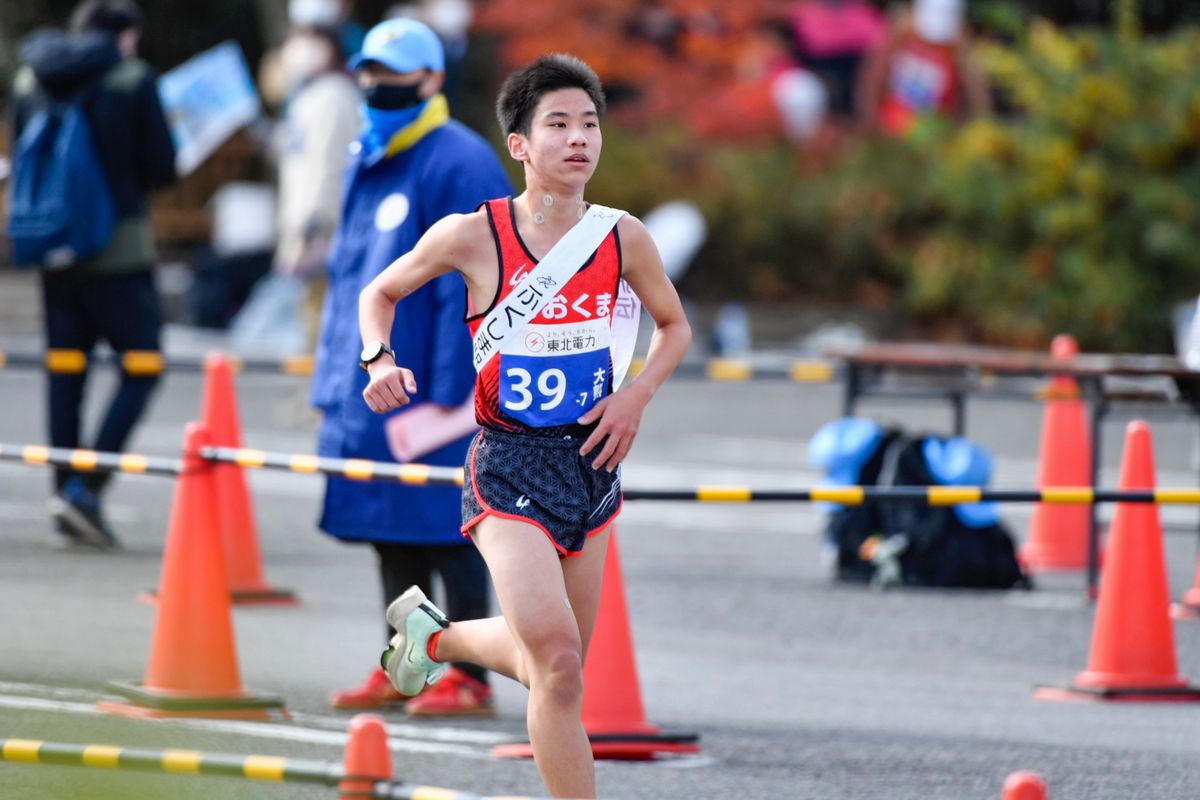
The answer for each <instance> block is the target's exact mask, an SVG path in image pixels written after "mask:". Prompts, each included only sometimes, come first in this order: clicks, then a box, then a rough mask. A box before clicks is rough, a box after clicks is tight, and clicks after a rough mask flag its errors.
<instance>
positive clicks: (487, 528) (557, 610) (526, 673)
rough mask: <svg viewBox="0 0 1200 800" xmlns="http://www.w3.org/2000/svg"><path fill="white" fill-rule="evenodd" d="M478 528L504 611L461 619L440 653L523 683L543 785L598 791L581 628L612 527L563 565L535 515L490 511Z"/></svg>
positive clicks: (589, 624)
mask: <svg viewBox="0 0 1200 800" xmlns="http://www.w3.org/2000/svg"><path fill="white" fill-rule="evenodd" d="M472 534H473V538H474V539H475V542H476V544H477V545H478V547H479V550H480V552H481V553H482V554H483V558H484V560H485V561H486V562H487V565H488V570H489V572H490V573H491V576H492V583H493V584H494V585H495V587H496V596H497V598H498V599H499V601H500V610H501V613H502V614H503V618H497V617H493V618H490V619H486V620H474V621H467V622H456V623H454V624H453V625H451V626H450V627H449V628H448V629H447V630H446V632H445V633H444V634H443V635H442V636H441V638H440V639H439V641H438V646H437V653H436V655H437V657H438V659H439V660H446V661H460V660H461V661H472V662H474V663H477V664H480V665H482V666H484V667H487V668H489V669H492V670H494V671H497V672H500V673H502V674H506V675H510V676H511V677H515V678H517V679H518V680H520V681H521V682H522V683H524V684H526V685H527V686H528V687H529V711H528V725H529V742H530V745H531V747H532V749H533V756H534V760H535V762H536V763H537V765H538V771H539V772H540V773H541V775H542V780H543V781H544V782H545V784H546V788H547V789H548V790H549V791H550V793H551V794H552V795H556V796H560V797H594V796H595V768H594V764H593V761H592V751H591V745H590V744H589V742H588V738H587V734H586V732H585V731H584V729H583V723H582V722H581V720H580V713H581V708H582V704H583V641H584V639H583V637H582V636H581V635H580V629H581V627H583V628H585V630H586V633H587V636H588V637H589V638H590V635H591V630H592V628H593V626H594V623H595V615H596V609H597V608H598V606H599V590H600V584H601V573H602V570H603V568H604V558H603V556H604V546H605V545H607V538H608V534H607V533H601V534H597V535H596V536H593V537H591V540H589V542H588V544H587V546H585V548H584V555H583V556H579V557H576V558H573V559H568V560H567V562H568V563H566V564H564V563H562V562H561V561H560V559H559V557H558V553H557V551H556V550H555V549H554V547H553V546H552V545H551V544H550V542H549V540H547V538H546V535H545V534H544V533H543V532H542V531H541V530H540V529H538V528H537V527H536V526H534V525H532V524H529V523H525V522H519V521H516V520H510V519H503V518H499V517H486V518H485V519H483V520H481V521H480V522H479V524H477V525H476V526H475V528H474V530H473V531H472ZM589 551H591V552H589ZM566 576H569V580H570V586H568V584H567V577H566ZM576 606H577V607H578V608H577V609H576ZM577 615H578V617H577ZM585 623H586V624H585ZM501 624H503V626H504V627H505V628H507V629H508V631H509V633H508V636H507V637H506V636H505V635H504V630H503V629H502V628H501Z"/></svg>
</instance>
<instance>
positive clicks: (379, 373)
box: [363, 361, 417, 414]
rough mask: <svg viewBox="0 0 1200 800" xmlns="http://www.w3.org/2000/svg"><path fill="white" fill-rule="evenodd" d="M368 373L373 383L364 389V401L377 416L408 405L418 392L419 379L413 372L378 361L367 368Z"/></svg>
mask: <svg viewBox="0 0 1200 800" xmlns="http://www.w3.org/2000/svg"><path fill="white" fill-rule="evenodd" d="M367 372H368V373H369V374H370V375H371V381H370V382H369V383H368V384H367V388H365V389H363V399H364V400H366V401H367V408H369V409H371V410H372V411H374V412H375V413H376V414H383V413H385V412H387V411H391V410H392V409H393V408H399V407H400V406H403V405H408V403H409V402H410V400H411V397H410V396H411V395H413V394H416V392H417V379H416V378H414V377H413V374H412V370H408V369H405V368H404V367H399V366H396V365H395V364H390V363H384V362H380V361H377V362H375V363H374V364H371V365H370V366H368V367H367Z"/></svg>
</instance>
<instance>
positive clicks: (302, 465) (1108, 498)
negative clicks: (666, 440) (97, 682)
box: [0, 443, 1200, 506]
mask: <svg viewBox="0 0 1200 800" xmlns="http://www.w3.org/2000/svg"><path fill="white" fill-rule="evenodd" d="M199 456H200V458H201V459H202V460H204V461H208V462H210V463H216V464H236V465H237V466H239V467H245V468H247V469H274V470H283V471H287V472H297V473H303V474H309V475H311V474H318V473H319V474H323V475H329V476H332V477H336V478H347V479H349V480H355V481H380V482H388V483H403V484H407V485H409V486H462V484H463V471H462V468H461V467H435V466H429V465H427V464H397V463H395V462H391V461H368V460H366V459H359V458H327V457H324V456H314V455H304V454H296V453H271V452H268V451H265V450H252V449H249V448H244V447H202V448H200V452H199ZM0 461H22V462H25V463H27V464H51V465H54V466H60V467H68V468H70V469H75V470H80V471H85V472H134V473H139V474H151V475H178V474H179V473H180V471H181V470H182V469H183V466H182V464H183V462H182V461H181V460H180V459H175V458H164V457H161V456H143V455H137V454H134V453H101V452H97V451H95V450H66V449H61V448H53V447H42V446H40V445H16V444H3V443H0ZM624 496H625V499H626V500H667V501H691V502H700V503H762V502H767V503H837V504H839V505H845V506H857V505H862V504H863V503H868V502H883V501H887V502H906V503H922V504H925V505H930V506H953V505H958V504H961V503H1052V504H1056V505H1089V504H1092V503H1155V504H1158V505H1200V489H1190V488H1172V487H1164V488H1158V489H1093V488H1091V487H1089V486H1047V487H1045V488H1042V489H989V488H987V487H984V486H821V487H814V488H809V489H753V488H751V487H749V486H736V485H734V486H697V487H695V488H689V489H628V488H627V489H625V490H624Z"/></svg>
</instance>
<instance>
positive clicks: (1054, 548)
mask: <svg viewBox="0 0 1200 800" xmlns="http://www.w3.org/2000/svg"><path fill="white" fill-rule="evenodd" d="M1078 353H1079V346H1078V345H1076V344H1075V340H1074V339H1072V338H1071V337H1070V336H1067V335H1066V334H1060V335H1058V336H1056V337H1054V341H1053V342H1052V343H1051V345H1050V354H1051V355H1052V356H1054V357H1055V358H1062V359H1069V358H1073V357H1074V356H1076V355H1078ZM1091 464H1092V447H1091V441H1090V437H1089V435H1088V426H1087V413H1086V411H1085V409H1084V405H1083V401H1082V400H1081V399H1080V397H1079V385H1078V384H1077V383H1076V382H1075V379H1074V378H1071V377H1068V376H1066V375H1058V376H1056V377H1054V378H1052V379H1051V381H1050V388H1049V390H1048V391H1047V392H1046V405H1045V410H1044V411H1043V412H1042V436H1041V443H1040V444H1039V446H1038V473H1037V485H1038V488H1039V489H1040V488H1043V487H1046V486H1089V485H1091V482H1092V471H1091ZM1090 529H1091V508H1090V507H1089V506H1086V505H1065V504H1061V503H1057V504H1056V503H1039V504H1038V505H1037V506H1035V507H1034V510H1033V518H1032V519H1031V520H1030V523H1029V536H1028V537H1027V539H1026V540H1025V545H1024V546H1023V547H1022V548H1021V550H1020V559H1021V563H1022V564H1024V565H1025V567H1026V568H1027V569H1028V570H1029V571H1031V572H1041V571H1045V570H1074V569H1083V568H1084V567H1086V566H1087V563H1088V533H1089V531H1090Z"/></svg>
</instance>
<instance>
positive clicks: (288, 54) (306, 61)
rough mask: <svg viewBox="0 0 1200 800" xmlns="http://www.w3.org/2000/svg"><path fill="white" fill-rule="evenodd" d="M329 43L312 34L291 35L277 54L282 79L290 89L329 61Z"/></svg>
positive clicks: (324, 66) (311, 75) (323, 67)
mask: <svg viewBox="0 0 1200 800" xmlns="http://www.w3.org/2000/svg"><path fill="white" fill-rule="evenodd" d="M330 55H331V54H330V51H329V45H328V44H327V43H326V42H323V41H321V40H320V39H317V38H316V37H313V36H292V37H291V38H289V39H288V40H287V42H286V43H285V44H284V45H283V51H282V52H281V53H280V55H279V59H280V64H281V66H282V67H283V80H284V83H285V84H286V86H287V90H288V91H291V90H292V89H295V88H296V87H297V86H299V85H300V84H302V83H304V82H305V81H306V80H308V79H309V78H311V77H313V76H314V75H316V74H317V73H318V72H320V71H321V70H323V69H325V68H326V67H327V66H329V63H330V60H331V59H330Z"/></svg>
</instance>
